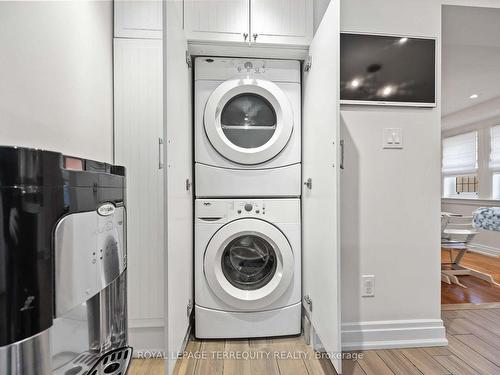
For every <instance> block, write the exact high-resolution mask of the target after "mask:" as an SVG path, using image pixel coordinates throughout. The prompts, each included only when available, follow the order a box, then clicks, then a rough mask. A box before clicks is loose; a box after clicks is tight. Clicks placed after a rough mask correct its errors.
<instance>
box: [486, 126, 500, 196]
mask: <svg viewBox="0 0 500 375" xmlns="http://www.w3.org/2000/svg"><path fill="white" fill-rule="evenodd" d="M494 128H497V129H499V130H500V124H497V125H493V126H490V127H489V128H488V144H489V147H488V159H487V160H488V167H489V177H490V188H491V191H490V196H491V198H492V199H500V165H496V166H492V165H491V153H492V152H493V147H492V146H493V145H492V143H493V140H492V138H491V136H492V133H493V129H494Z"/></svg>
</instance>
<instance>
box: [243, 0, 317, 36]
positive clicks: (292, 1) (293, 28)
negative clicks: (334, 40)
mask: <svg viewBox="0 0 500 375" xmlns="http://www.w3.org/2000/svg"><path fill="white" fill-rule="evenodd" d="M250 1H251V7H250V9H251V15H250V19H251V23H252V24H251V28H250V31H251V39H252V42H255V43H256V44H261V43H270V44H289V45H297V46H302V45H309V44H310V42H311V39H312V36H313V2H312V1H311V0H250Z"/></svg>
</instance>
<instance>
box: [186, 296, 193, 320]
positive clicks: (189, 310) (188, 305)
mask: <svg viewBox="0 0 500 375" xmlns="http://www.w3.org/2000/svg"><path fill="white" fill-rule="evenodd" d="M191 311H193V301H191V300H189V301H188V304H187V306H186V313H187V316H188V317H190V316H191Z"/></svg>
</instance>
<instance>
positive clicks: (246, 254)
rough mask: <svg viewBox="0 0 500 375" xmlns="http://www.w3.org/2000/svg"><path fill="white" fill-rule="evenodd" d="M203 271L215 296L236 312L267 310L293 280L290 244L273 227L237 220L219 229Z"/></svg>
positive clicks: (207, 254) (206, 253)
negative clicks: (265, 308) (236, 310)
mask: <svg viewBox="0 0 500 375" xmlns="http://www.w3.org/2000/svg"><path fill="white" fill-rule="evenodd" d="M203 268H204V272H205V277H206V280H207V283H208V285H209V286H210V288H211V289H212V291H213V292H214V293H215V295H216V296H217V297H218V298H220V299H221V300H223V301H224V302H226V303H227V304H229V305H231V306H233V307H234V308H236V309H239V310H257V309H261V308H263V307H266V306H269V305H270V304H271V303H273V302H274V301H276V300H277V299H278V298H279V297H281V296H282V295H283V293H284V292H285V291H286V290H287V288H288V286H289V285H290V282H291V280H292V278H293V269H294V258H293V252H292V248H291V246H290V243H289V242H288V240H287V239H286V237H285V235H284V234H283V233H282V232H281V231H280V230H279V229H278V228H276V227H275V226H274V225H272V224H270V223H268V222H266V221H263V220H258V219H252V218H248V219H240V220H235V221H232V222H230V223H228V224H226V225H224V226H223V227H221V228H220V229H219V230H218V231H217V232H216V233H215V234H214V236H213V237H212V239H211V240H210V242H209V243H208V245H207V248H206V250H205V257H204V260H203Z"/></svg>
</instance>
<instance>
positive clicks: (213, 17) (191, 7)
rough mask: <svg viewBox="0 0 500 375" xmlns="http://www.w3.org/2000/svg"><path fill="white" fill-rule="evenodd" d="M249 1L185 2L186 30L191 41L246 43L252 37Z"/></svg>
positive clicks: (207, 0) (211, 0)
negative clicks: (249, 25)
mask: <svg viewBox="0 0 500 375" xmlns="http://www.w3.org/2000/svg"><path fill="white" fill-rule="evenodd" d="M248 21H249V4H248V0H231V1H220V0H185V1H184V29H185V31H186V37H187V39H188V40H196V41H214V42H245V41H248V38H249V30H248V29H249V27H248Z"/></svg>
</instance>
